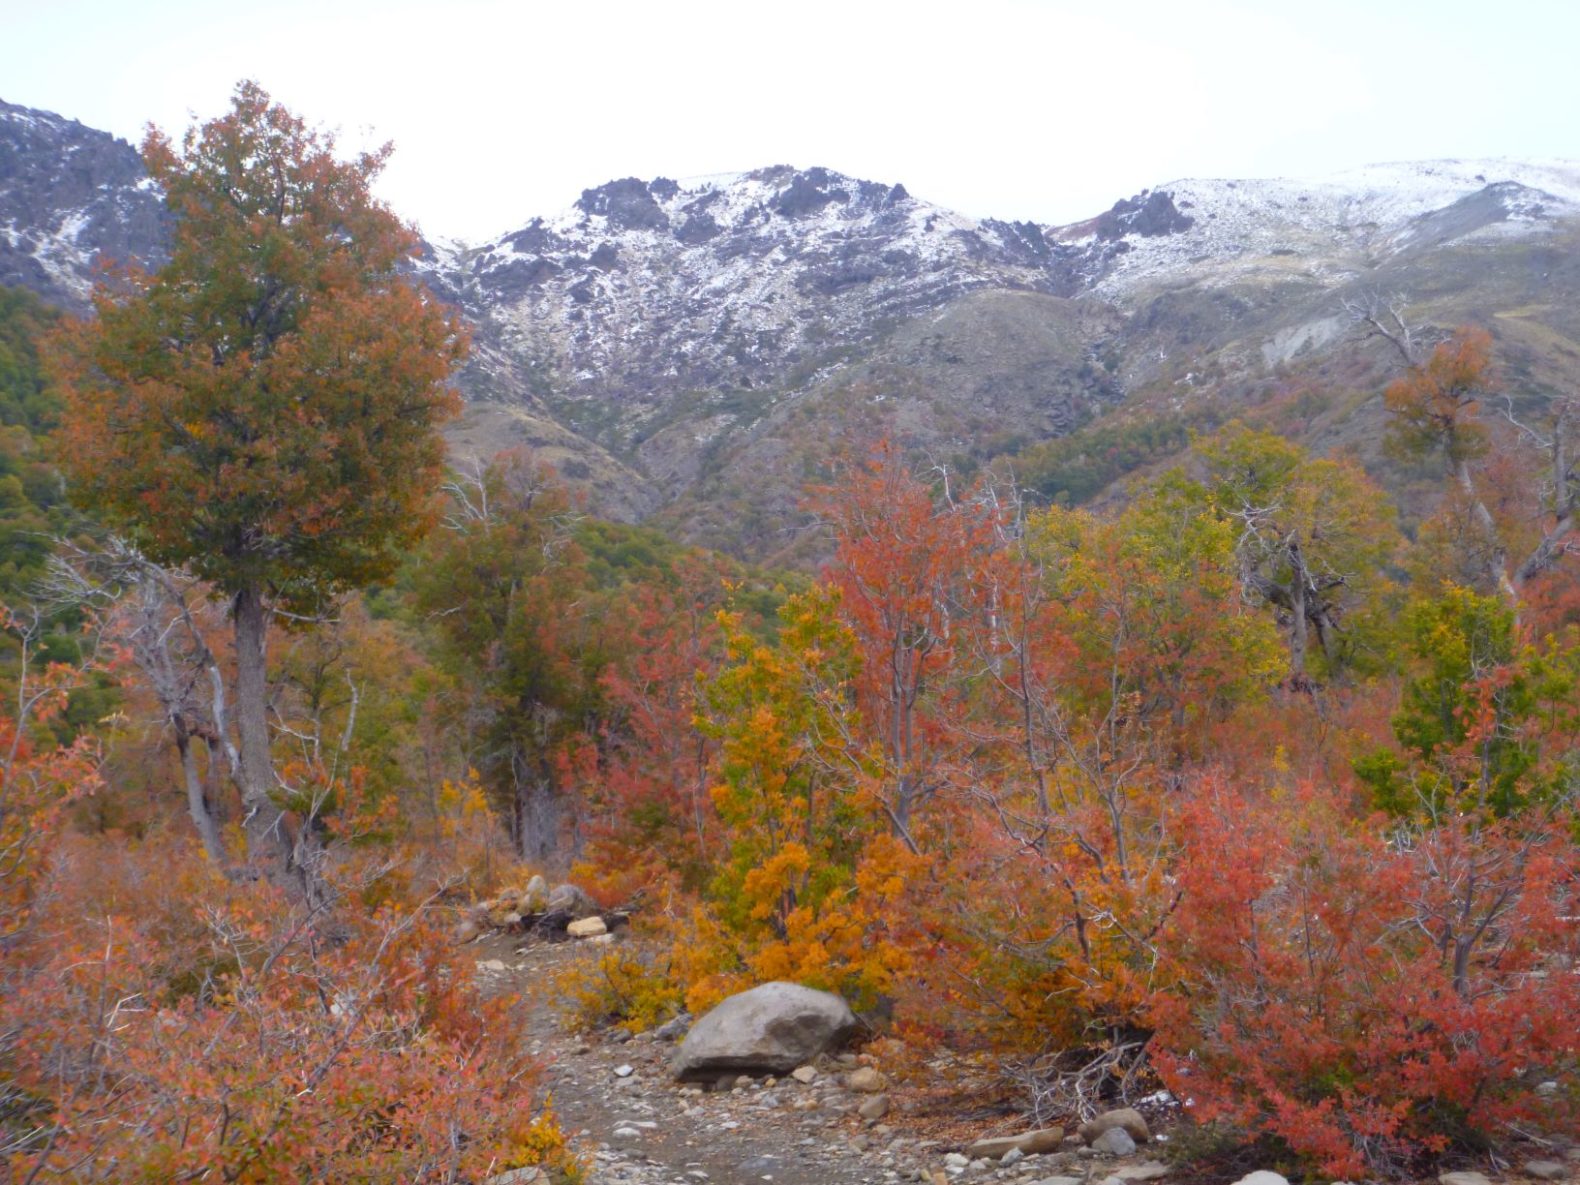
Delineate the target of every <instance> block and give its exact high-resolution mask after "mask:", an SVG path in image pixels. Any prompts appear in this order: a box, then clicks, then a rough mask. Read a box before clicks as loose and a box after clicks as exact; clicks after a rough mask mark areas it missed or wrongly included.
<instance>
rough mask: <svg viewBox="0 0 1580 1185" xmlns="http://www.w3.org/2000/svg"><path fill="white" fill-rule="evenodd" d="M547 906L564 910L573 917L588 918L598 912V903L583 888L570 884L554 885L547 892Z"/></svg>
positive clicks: (551, 908) (556, 909) (550, 908)
mask: <svg viewBox="0 0 1580 1185" xmlns="http://www.w3.org/2000/svg"><path fill="white" fill-rule="evenodd" d="M547 908H548V909H549V910H550V911H559V910H564V911H565V912H566V913H568V914H570V915H571V917H573V918H588V917H591V916H592V915H593V914H595V913H597V912H598V903H597V902H596V901H594V900H593V899H592V898H591V897H589V896H587V893H586V891H585V890H584V889H581V888H579V887H577V886H576V885H572V884H563V885H555V886H554V888H553V890H552V891H551V892H550V893H549V900H548V905H547Z"/></svg>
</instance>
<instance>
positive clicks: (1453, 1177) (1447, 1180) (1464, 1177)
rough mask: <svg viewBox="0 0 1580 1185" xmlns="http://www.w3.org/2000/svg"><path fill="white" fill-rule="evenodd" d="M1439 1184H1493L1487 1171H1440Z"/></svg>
mask: <svg viewBox="0 0 1580 1185" xmlns="http://www.w3.org/2000/svg"><path fill="white" fill-rule="evenodd" d="M1437 1181H1438V1185H1492V1182H1491V1181H1489V1180H1487V1176H1486V1174H1485V1173H1472V1172H1459V1173H1439V1174H1438V1175H1437Z"/></svg>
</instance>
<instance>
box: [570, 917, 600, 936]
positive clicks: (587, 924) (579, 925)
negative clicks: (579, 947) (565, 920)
mask: <svg viewBox="0 0 1580 1185" xmlns="http://www.w3.org/2000/svg"><path fill="white" fill-rule="evenodd" d="M565 933H567V934H569V935H570V936H571V937H572V938H596V937H598V935H600V934H607V933H609V927H608V926H606V925H604V924H603V919H602V918H601V917H598V916H597V915H596V914H595V915H593V916H592V917H590V918H581V919H579V920H577V921H574V922H572V923H571V924H570V925H568V926H566V927H565Z"/></svg>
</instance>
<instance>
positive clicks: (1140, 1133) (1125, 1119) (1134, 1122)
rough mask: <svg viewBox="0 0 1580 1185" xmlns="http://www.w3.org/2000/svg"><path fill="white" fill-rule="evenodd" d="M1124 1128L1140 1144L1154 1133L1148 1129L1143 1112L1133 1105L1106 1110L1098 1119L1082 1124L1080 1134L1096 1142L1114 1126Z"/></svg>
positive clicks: (1093, 1142)
mask: <svg viewBox="0 0 1580 1185" xmlns="http://www.w3.org/2000/svg"><path fill="white" fill-rule="evenodd" d="M1116 1127H1118V1128H1123V1129H1124V1130H1125V1132H1126V1134H1128V1135H1129V1136H1130V1138H1131V1139H1132V1140H1134V1141H1135V1142H1136V1143H1138V1144H1145V1143H1146V1142H1147V1141H1148V1140H1150V1139H1151V1138H1152V1133H1151V1132H1150V1131H1149V1130H1147V1121H1146V1120H1145V1119H1143V1118H1142V1116H1141V1112H1139V1111H1137V1110H1135V1109H1134V1108H1132V1107H1121V1108H1119V1110H1117V1111H1105V1112H1103V1114H1101V1115H1099V1116H1098V1117H1097V1118H1096V1119H1093V1120H1091V1121H1089V1122H1087V1123H1083V1124H1081V1126H1080V1128H1079V1130H1078V1134H1079V1135H1080V1137H1081V1139H1083V1140H1085V1141H1086V1142H1087V1143H1088V1144H1095V1143H1096V1142H1097V1137H1098V1136H1100V1135H1102V1134H1103V1133H1104V1132H1106V1131H1109V1130H1111V1129H1113V1128H1116Z"/></svg>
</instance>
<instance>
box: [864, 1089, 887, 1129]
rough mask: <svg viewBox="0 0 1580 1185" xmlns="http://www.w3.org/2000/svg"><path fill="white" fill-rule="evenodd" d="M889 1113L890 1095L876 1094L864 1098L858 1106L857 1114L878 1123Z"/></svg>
mask: <svg viewBox="0 0 1580 1185" xmlns="http://www.w3.org/2000/svg"><path fill="white" fill-rule="evenodd" d="M888 1113H889V1096H888V1095H886V1094H875V1095H873V1096H872V1097H871V1098H870V1099H863V1100H862V1102H861V1106H859V1107H857V1108H856V1114H857V1115H860V1116H861V1117H862V1118H863V1119H865V1120H868V1121H869V1122H872V1123H876V1122H877V1121H878V1120H880V1119H882V1118H883V1117H884V1116H885V1115H887V1114H888Z"/></svg>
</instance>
